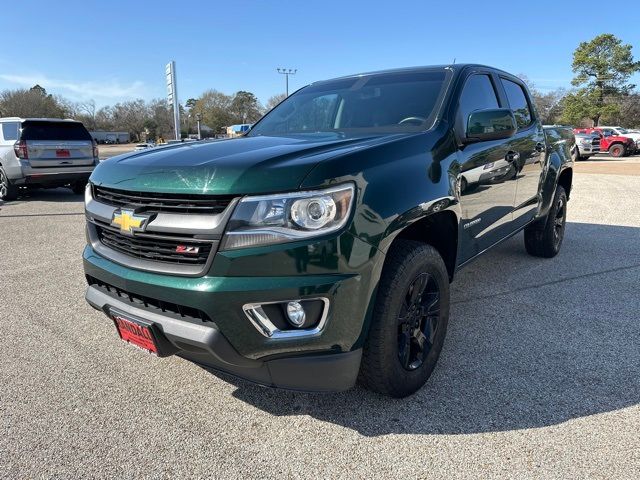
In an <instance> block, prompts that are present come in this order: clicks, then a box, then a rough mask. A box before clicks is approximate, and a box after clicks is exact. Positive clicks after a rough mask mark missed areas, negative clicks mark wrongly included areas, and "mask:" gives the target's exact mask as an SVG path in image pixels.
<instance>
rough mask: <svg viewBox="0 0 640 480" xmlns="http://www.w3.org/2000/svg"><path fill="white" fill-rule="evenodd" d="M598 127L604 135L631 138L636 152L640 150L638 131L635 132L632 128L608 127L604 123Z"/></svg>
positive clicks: (639, 133)
mask: <svg viewBox="0 0 640 480" xmlns="http://www.w3.org/2000/svg"><path fill="white" fill-rule="evenodd" d="M598 128H600V130H601V131H602V133H603V135H605V136H610V135H617V136H619V137H629V138H631V139H633V141H634V143H635V151H636V152H638V151H640V132H637V131H634V130H627V129H626V128H622V127H608V126H604V125H603V126H600V127H598Z"/></svg>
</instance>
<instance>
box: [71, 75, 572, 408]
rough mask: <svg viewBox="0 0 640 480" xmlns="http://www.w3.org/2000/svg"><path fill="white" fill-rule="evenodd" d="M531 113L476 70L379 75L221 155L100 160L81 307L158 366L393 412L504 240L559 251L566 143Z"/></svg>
mask: <svg viewBox="0 0 640 480" xmlns="http://www.w3.org/2000/svg"><path fill="white" fill-rule="evenodd" d="M532 104H533V102H532V99H531V96H530V94H529V92H528V90H527V88H526V86H525V85H524V83H523V82H522V81H521V80H520V79H519V78H517V77H516V76H514V75H510V74H508V73H506V72H504V71H501V70H497V69H494V68H490V67H485V66H481V65H461V64H458V65H451V66H446V67H422V68H409V69H401V70H389V71H384V72H377V73H367V74H362V75H354V76H348V77H343V78H339V79H335V80H328V81H323V82H317V83H314V84H311V85H309V86H307V87H305V88H302V89H300V90H298V91H297V92H296V93H294V94H292V95H291V96H289V97H288V98H287V99H286V100H284V101H283V102H282V103H280V104H279V105H278V106H277V107H275V108H274V109H273V110H271V111H270V112H269V113H268V114H266V115H265V116H264V117H263V118H262V119H261V120H259V121H258V122H257V123H256V124H255V125H254V126H253V127H252V129H251V130H250V131H249V132H248V133H247V134H246V135H243V136H241V137H239V138H235V139H228V140H219V141H215V142H198V143H194V144H190V145H171V146H167V147H164V148H161V149H149V150H146V151H143V152H138V153H135V154H127V155H122V156H120V157H115V158H113V159H111V160H110V161H108V162H104V163H102V164H101V165H99V166H98V167H97V168H96V170H95V171H94V173H93V175H92V176H91V179H90V186H89V188H87V191H86V197H85V205H86V218H87V239H88V244H87V246H86V248H85V250H84V254H83V261H84V272H85V278H86V280H87V282H88V288H87V291H86V299H87V301H88V302H89V304H90V305H92V306H93V307H95V308H96V309H99V310H100V311H102V312H104V313H105V314H106V315H107V316H108V317H110V318H111V320H112V321H113V322H114V325H115V330H116V331H117V332H118V334H119V335H120V338H121V339H122V340H124V341H126V342H128V343H131V344H133V345H136V346H138V347H140V348H142V349H144V350H146V351H149V352H153V353H154V354H157V355H159V356H168V355H173V354H176V355H179V356H181V357H184V358H186V359H189V360H191V361H194V362H197V363H199V364H202V365H206V366H207V367H209V368H213V369H218V370H222V371H225V372H228V373H232V374H234V375H237V376H240V377H243V378H246V379H248V380H251V381H253V382H257V383H259V384H263V385H268V386H274V387H282V388H289V389H296V390H305V391H309V390H311V391H334V390H344V389H347V388H350V387H352V386H353V385H354V383H355V382H356V379H358V378H359V379H360V380H361V382H362V383H363V384H364V385H365V386H366V387H368V388H370V389H372V390H375V391H377V392H381V393H383V394H387V395H392V396H395V397H403V396H406V395H409V394H411V393H413V392H415V391H416V390H418V389H419V388H420V387H422V385H423V384H424V383H425V381H426V380H427V378H428V377H429V376H430V375H431V373H432V372H433V369H434V367H435V365H436V361H437V359H438V356H439V355H440V351H441V349H442V346H443V343H444V338H445V334H446V330H447V323H448V321H449V310H450V298H449V297H450V293H449V292H450V290H449V283H450V282H451V281H453V279H454V278H455V276H456V273H457V272H458V271H459V270H460V269H461V268H462V267H464V266H465V265H467V264H468V263H469V262H471V261H472V260H473V259H475V258H476V257H478V256H479V255H481V254H483V253H484V252H485V251H487V250H489V249H490V248H492V247H493V246H495V245H497V244H499V243H500V242H502V241H503V240H505V239H507V238H510V237H511V236H512V235H514V234H516V233H517V232H519V231H522V230H524V246H525V248H526V251H527V252H528V253H529V254H531V255H533V256H536V257H547V258H549V257H553V256H555V255H556V254H557V253H558V252H559V251H560V247H561V245H562V239H563V237H564V228H565V221H566V213H567V201H568V199H569V196H570V193H571V184H572V177H573V173H572V172H573V169H572V167H573V161H572V159H571V150H572V148H573V147H574V139H573V135H572V133H571V131H570V130H569V131H564V130H558V129H550V130H548V131H545V130H544V129H543V127H542V125H541V124H540V121H539V119H538V118H537V116H536V112H535V110H533V109H532V108H531V107H530V106H531V105H532ZM474 169H481V170H482V171H484V172H485V173H487V175H485V176H484V177H483V176H482V175H478V176H477V177H474V178H476V180H475V182H476V183H477V184H478V185H477V187H476V188H473V189H467V191H464V190H463V189H462V188H461V182H462V179H463V178H464V177H465V175H468V172H470V171H472V170H474ZM505 268H508V266H507V267H505ZM479 321H482V320H479ZM469 333H470V334H473V332H469ZM523 341H525V340H523Z"/></svg>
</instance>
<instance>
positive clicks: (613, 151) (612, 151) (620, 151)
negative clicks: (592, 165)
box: [609, 143, 627, 158]
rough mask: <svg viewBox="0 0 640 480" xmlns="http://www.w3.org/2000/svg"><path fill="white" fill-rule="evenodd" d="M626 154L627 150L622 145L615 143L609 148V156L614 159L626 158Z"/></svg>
mask: <svg viewBox="0 0 640 480" xmlns="http://www.w3.org/2000/svg"><path fill="white" fill-rule="evenodd" d="M626 153H627V152H626V149H625V148H624V145H622V144H621V143H615V144H613V145H611V146H610V147H609V155H611V156H612V157H616V158H617V157H624V156H625V154H626Z"/></svg>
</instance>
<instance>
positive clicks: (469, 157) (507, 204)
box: [456, 73, 516, 262]
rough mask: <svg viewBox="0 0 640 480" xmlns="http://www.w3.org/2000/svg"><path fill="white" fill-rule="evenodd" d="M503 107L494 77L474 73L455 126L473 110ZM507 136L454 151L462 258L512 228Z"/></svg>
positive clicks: (460, 125) (512, 178) (513, 187)
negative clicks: (464, 245) (456, 167)
mask: <svg viewBox="0 0 640 480" xmlns="http://www.w3.org/2000/svg"><path fill="white" fill-rule="evenodd" d="M499 107H504V105H501V104H500V102H499V100H498V95H497V94H496V86H495V84H494V77H492V76H491V75H489V74H488V73H474V74H472V75H471V76H469V77H468V78H467V79H466V81H465V84H464V87H463V90H462V93H461V95H460V101H459V104H458V110H457V114H456V129H457V130H458V131H460V132H463V131H465V129H466V123H467V121H468V119H469V115H470V114H471V113H472V112H474V111H476V110H486V109H491V108H499ZM508 142H509V140H508V139H507V140H491V141H485V142H478V143H471V144H468V145H465V146H464V147H461V149H460V150H459V152H458V158H459V162H460V170H461V171H460V180H459V181H460V205H461V207H462V216H463V218H462V225H461V228H462V229H463V235H462V238H463V242H465V243H466V244H467V246H468V247H471V248H464V249H462V251H464V252H465V254H466V258H462V259H461V261H462V262H464V261H466V260H468V259H469V258H470V257H472V256H473V255H475V254H476V253H479V252H481V251H482V250H485V249H486V248H489V247H490V246H491V245H493V244H494V243H496V242H497V241H499V240H501V239H502V238H504V237H505V236H507V235H508V234H509V233H511V231H512V230H513V227H512V212H513V206H514V199H515V192H516V181H515V170H514V168H513V158H512V152H510V151H509V144H508Z"/></svg>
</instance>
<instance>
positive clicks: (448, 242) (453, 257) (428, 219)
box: [387, 209, 459, 281]
mask: <svg viewBox="0 0 640 480" xmlns="http://www.w3.org/2000/svg"><path fill="white" fill-rule="evenodd" d="M458 226H459V216H458V215H457V214H456V212H455V211H454V210H452V209H445V210H441V211H437V212H433V213H430V214H428V215H425V216H423V217H421V218H419V219H417V220H416V221H414V222H412V223H409V224H407V225H405V226H404V227H403V228H401V229H398V230H397V231H396V235H395V236H394V238H393V240H392V241H391V242H389V244H388V246H387V250H388V248H390V247H391V245H393V244H394V243H395V242H397V241H398V240H401V239H404V240H415V241H418V242H422V243H426V244H428V245H431V246H432V247H433V248H435V249H436V250H437V251H438V253H439V254H440V256H441V257H442V259H443V261H444V264H445V266H446V267H447V272H448V274H449V281H452V280H453V277H454V274H455V271H456V265H457V259H458Z"/></svg>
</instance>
